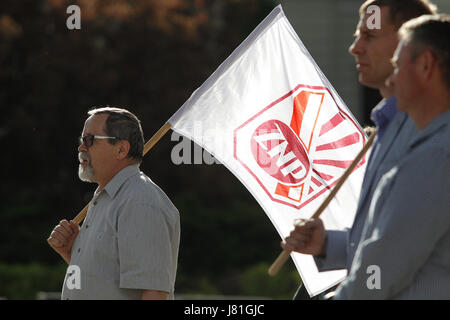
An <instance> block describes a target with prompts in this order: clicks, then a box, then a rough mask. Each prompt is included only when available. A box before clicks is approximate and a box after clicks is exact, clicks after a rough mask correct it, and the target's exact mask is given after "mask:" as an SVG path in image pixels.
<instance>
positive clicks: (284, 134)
mask: <svg viewBox="0 0 450 320" xmlns="http://www.w3.org/2000/svg"><path fill="white" fill-rule="evenodd" d="M365 140H366V137H365V135H364V134H363V132H362V131H361V129H360V128H359V126H358V125H357V124H356V123H355V122H354V120H353V119H352V118H351V117H350V116H349V115H348V114H347V113H346V112H345V111H344V110H343V109H342V108H340V107H339V105H338V104H337V103H336V101H335V99H334V98H333V96H332V95H331V93H330V91H329V90H328V89H327V88H326V87H317V86H307V85H298V86H297V87H296V88H294V89H293V90H291V91H290V92H288V93H287V94H285V95H283V96H282V97H280V98H279V99H276V100H275V101H274V102H272V103H271V104H269V105H268V106H266V107H265V108H263V109H262V110H261V111H260V112H258V113H257V114H256V115H254V116H253V117H251V118H250V119H248V120H247V121H246V122H244V123H243V124H242V125H241V126H239V127H238V128H236V129H235V130H234V157H235V158H236V160H238V161H239V163H240V164H241V165H242V166H244V167H245V169H246V170H248V172H249V173H250V174H251V175H252V176H253V177H254V179H256V180H257V182H258V183H259V185H260V186H261V188H262V189H263V190H264V191H265V193H266V194H267V196H268V197H269V198H270V199H271V200H273V201H275V202H278V203H281V204H285V205H288V206H291V207H294V208H302V207H303V206H305V205H307V204H309V203H311V202H312V201H314V199H316V198H317V197H319V196H320V195H321V194H323V193H324V192H326V191H327V190H329V189H330V187H332V186H333V185H334V184H335V183H336V182H337V181H338V179H339V178H340V176H341V175H342V174H343V172H344V171H345V169H346V168H347V167H348V166H349V165H350V164H351V162H352V161H353V159H354V158H355V157H356V155H357V154H358V152H359V151H360V150H361V148H362V147H363V145H364V142H365ZM364 162H365V157H364V158H363V159H362V160H361V162H360V163H359V164H358V166H357V167H356V168H355V170H357V169H358V168H359V167H360V166H361V165H363V164H364Z"/></svg>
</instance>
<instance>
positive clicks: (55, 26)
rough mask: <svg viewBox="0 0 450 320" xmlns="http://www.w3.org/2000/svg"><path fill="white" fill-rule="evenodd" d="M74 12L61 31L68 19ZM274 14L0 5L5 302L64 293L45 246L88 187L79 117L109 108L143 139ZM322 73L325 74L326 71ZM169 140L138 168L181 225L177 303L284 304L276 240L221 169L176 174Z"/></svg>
mask: <svg viewBox="0 0 450 320" xmlns="http://www.w3.org/2000/svg"><path fill="white" fill-rule="evenodd" d="M75 3H76V4H77V5H79V6H80V8H81V30H69V29H68V28H67V27H66V20H67V18H68V17H69V14H67V13H66V8H67V7H68V6H69V5H71V4H75ZM275 6H276V3H275V2H274V1H269V0H240V1H236V0H234V1H233V0H223V1H203V0H173V1H172V0H170V1H169V0H167V1H151V0H136V1H120V0H115V1H113V0H112V1H100V0H88V1H81V0H80V1H77V2H74V1H65V0H39V1H37V0H27V1H16V0H2V1H1V2H0V108H1V115H2V116H1V118H0V143H1V147H2V149H3V152H2V157H1V158H0V168H1V190H0V195H1V202H0V297H1V296H3V297H6V298H12V299H14V298H30V299H32V298H35V297H36V293H37V292H38V291H59V290H60V289H61V286H62V280H63V277H64V271H65V266H64V264H63V263H62V262H61V261H62V260H61V258H60V257H59V256H58V255H57V254H56V253H54V252H53V251H52V250H51V249H50V247H49V246H48V245H47V243H46V239H47V237H48V236H49V234H50V232H51V230H52V229H53V227H54V226H55V225H56V224H57V223H58V222H59V221H60V220H61V219H71V218H73V217H74V216H75V215H76V214H77V213H78V212H79V211H80V210H81V209H82V208H83V207H84V205H85V204H86V203H87V202H88V201H89V200H90V198H91V196H92V193H93V191H94V189H95V185H92V184H86V183H82V182H81V181H80V180H79V179H78V175H77V171H78V160H77V154H78V153H77V146H78V141H77V138H78V137H79V135H80V133H81V130H82V127H83V124H84V121H85V119H86V118H87V111H88V110H89V109H91V108H93V107H102V106H106V105H109V106H114V107H123V108H126V109H129V110H130V111H132V112H133V113H135V114H136V115H137V116H138V117H139V118H140V119H141V120H142V125H143V130H144V135H145V139H146V140H148V139H149V138H150V137H151V135H153V133H155V132H156V131H157V130H158V129H159V128H160V127H161V126H162V125H163V124H164V123H165V122H166V121H167V120H168V119H169V118H170V116H172V114H173V113H174V112H175V111H176V110H177V109H178V108H179V107H180V106H181V105H182V104H183V103H184V102H185V101H186V100H187V99H188V98H189V96H190V95H191V93H192V92H193V91H194V90H195V89H196V88H198V87H199V86H200V85H201V84H202V83H203V82H204V81H205V80H206V79H207V78H208V76H209V75H210V74H211V73H212V72H213V71H214V70H215V69H216V68H217V67H218V65H219V64H220V63H221V62H222V61H223V60H224V59H226V58H227V57H228V55H229V54H231V52H232V51H233V50H234V49H235V48H236V47H237V46H238V45H239V44H240V43H241V42H242V41H243V40H244V39H245V37H246V36H247V35H248V34H249V33H250V32H251V31H252V30H253V29H254V28H255V27H256V25H257V24H258V23H259V22H261V21H262V19H263V18H264V17H265V16H266V15H267V14H268V13H269V12H270V11H271V10H272V9H273V8H274V7H275ZM325 73H326V72H325ZM171 133H172V132H169V133H168V134H166V136H165V137H164V138H163V139H162V140H161V141H160V142H159V143H158V144H157V145H156V146H155V147H154V148H153V149H152V150H151V151H150V152H149V154H148V155H147V156H146V158H145V160H144V162H143V163H142V165H141V169H142V171H144V172H145V173H146V174H147V175H148V176H150V177H151V178H152V179H153V180H154V182H155V183H156V184H158V185H159V186H160V187H161V188H162V189H163V190H164V191H165V192H166V193H167V195H168V196H169V197H170V198H171V199H172V201H173V202H174V204H175V205H176V206H177V208H178V209H179V211H180V215H181V226H182V229H181V236H182V237H181V245H180V255H179V262H178V275H177V284H176V292H177V293H178V294H179V295H181V294H184V295H187V294H214V295H251V296H265V297H269V298H291V297H292V295H293V294H294V292H295V289H296V287H297V286H298V284H299V283H300V278H299V276H298V274H297V272H296V270H295V268H294V266H293V264H292V262H290V263H288V264H287V265H286V266H285V268H284V269H283V270H282V272H281V273H280V275H279V276H277V277H275V278H269V277H268V276H267V267H268V266H269V265H270V263H271V262H272V261H273V260H274V258H276V256H277V255H278V253H279V251H280V246H279V242H280V238H279V236H278V234H277V233H276V231H275V229H274V227H273V226H272V224H271V223H270V221H269V219H268V218H267V216H266V215H265V213H264V212H263V211H262V209H261V208H260V207H259V206H258V204H257V203H256V201H255V200H254V199H253V197H252V196H251V195H250V193H249V192H248V191H247V190H246V189H245V188H244V187H243V186H242V184H241V183H240V182H239V181H238V180H237V179H236V178H235V177H234V176H233V175H232V174H231V173H230V172H228V171H227V170H226V169H225V167H224V166H222V165H206V164H203V165H174V164H173V163H172V161H171V158H170V154H171V149H172V148H173V146H174V145H175V144H176V143H177V142H174V141H171V139H170V136H171Z"/></svg>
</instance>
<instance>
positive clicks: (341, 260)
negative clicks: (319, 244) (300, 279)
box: [314, 229, 349, 272]
mask: <svg viewBox="0 0 450 320" xmlns="http://www.w3.org/2000/svg"><path fill="white" fill-rule="evenodd" d="M348 232H349V230H348V229H345V230H328V231H327V244H326V247H325V255H324V256H314V261H315V262H316V265H317V269H318V270H319V271H320V272H322V271H330V270H339V269H345V268H346V260H347V242H348V240H347V239H348Z"/></svg>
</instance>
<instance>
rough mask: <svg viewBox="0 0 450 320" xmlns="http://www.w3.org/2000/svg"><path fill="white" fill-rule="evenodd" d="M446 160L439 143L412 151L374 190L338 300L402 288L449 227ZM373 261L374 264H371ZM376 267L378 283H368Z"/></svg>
mask: <svg viewBox="0 0 450 320" xmlns="http://www.w3.org/2000/svg"><path fill="white" fill-rule="evenodd" d="M449 174H450V161H449V155H448V153H446V152H444V151H443V150H441V149H438V148H431V149H426V150H424V151H423V152H420V153H419V154H418V153H416V154H411V155H410V156H408V158H407V159H405V161H404V162H403V163H402V164H401V165H399V166H397V167H394V168H393V169H392V170H390V171H389V172H388V173H386V174H385V175H384V176H383V178H382V179H381V180H380V183H379V184H378V186H377V189H376V190H375V193H374V196H373V199H372V203H371V208H370V210H369V216H368V220H367V221H366V225H365V227H364V229H365V230H364V231H363V232H364V233H366V234H363V238H362V239H365V240H363V241H362V242H361V243H360V245H359V247H358V249H357V251H356V254H355V259H354V262H353V265H352V267H351V270H350V273H349V276H348V277H347V278H346V280H345V281H344V282H343V283H342V285H341V286H340V287H339V288H338V290H337V291H336V296H335V298H337V299H389V298H392V297H394V296H395V295H397V294H398V293H399V292H400V291H402V290H404V289H405V288H407V287H408V286H409V285H410V284H411V282H412V281H414V277H415V276H416V275H417V273H418V272H419V270H420V268H421V267H422V266H423V265H424V264H425V263H426V262H427V260H428V259H429V257H430V255H431V254H432V252H433V251H434V249H435V246H436V244H437V243H438V241H439V240H440V239H441V238H442V237H443V236H444V235H445V234H446V232H448V230H449V228H450V215H449V214H448V208H449V207H450V176H449ZM374 266H375V268H374ZM374 270H378V271H379V274H378V276H379V280H380V281H379V285H378V286H377V285H376V283H374V282H372V280H374V279H375V278H373V277H372V276H375V273H374V272H373V271H374Z"/></svg>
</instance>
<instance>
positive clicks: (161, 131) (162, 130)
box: [72, 122, 172, 224]
mask: <svg viewBox="0 0 450 320" xmlns="http://www.w3.org/2000/svg"><path fill="white" fill-rule="evenodd" d="M171 128H172V126H171V125H170V123H168V122H166V123H165V124H164V125H163V126H162V127H161V128H160V129H159V130H158V131H157V132H156V133H155V134H154V135H153V136H152V137H151V138H150V140H148V141H147V143H146V144H145V145H144V152H143V155H144V156H145V155H146V153H147V152H149V151H150V149H151V148H153V146H154V145H155V144H156V143H157V142H158V141H159V140H160V139H161V138H162V137H163V136H164V135H165V134H166V133H167V131H169V130H170V129H171ZM88 208H89V203H88V204H87V205H86V206H85V207H84V208H83V210H81V211H80V213H78V214H77V216H76V217H75V218H73V220H72V221H73V222H75V223H76V224H80V223H81V222H82V221H83V220H84V218H85V217H86V213H87V211H88Z"/></svg>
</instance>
